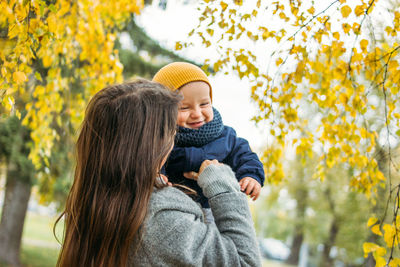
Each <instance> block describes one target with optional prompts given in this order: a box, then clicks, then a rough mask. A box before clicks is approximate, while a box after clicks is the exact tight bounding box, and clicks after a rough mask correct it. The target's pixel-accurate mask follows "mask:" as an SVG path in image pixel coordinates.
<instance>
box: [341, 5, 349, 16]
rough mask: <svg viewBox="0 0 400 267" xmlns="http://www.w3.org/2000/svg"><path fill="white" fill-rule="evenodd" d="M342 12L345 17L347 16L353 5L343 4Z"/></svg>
mask: <svg viewBox="0 0 400 267" xmlns="http://www.w3.org/2000/svg"><path fill="white" fill-rule="evenodd" d="M340 12H341V13H342V16H343V18H347V17H348V16H349V15H350V13H351V7H349V6H348V5H345V6H342V8H341V9H340Z"/></svg>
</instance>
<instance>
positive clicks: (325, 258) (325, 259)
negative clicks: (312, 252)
mask: <svg viewBox="0 0 400 267" xmlns="http://www.w3.org/2000/svg"><path fill="white" fill-rule="evenodd" d="M338 232H339V225H338V222H337V218H336V217H334V218H333V221H332V224H331V229H330V230H329V239H328V240H327V241H326V242H325V244H324V251H323V252H322V262H321V266H323V267H332V266H333V261H332V258H331V257H330V255H329V254H330V252H331V249H332V246H333V245H334V244H335V241H336V236H337V234H338Z"/></svg>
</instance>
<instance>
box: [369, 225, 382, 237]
mask: <svg viewBox="0 0 400 267" xmlns="http://www.w3.org/2000/svg"><path fill="white" fill-rule="evenodd" d="M379 226H380V225H379V224H377V225H374V226H372V228H371V232H373V233H374V234H376V235H382V232H381V230H380V229H379Z"/></svg>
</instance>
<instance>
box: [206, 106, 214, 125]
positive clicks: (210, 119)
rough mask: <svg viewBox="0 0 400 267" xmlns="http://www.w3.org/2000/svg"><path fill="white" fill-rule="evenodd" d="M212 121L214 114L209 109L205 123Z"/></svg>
mask: <svg viewBox="0 0 400 267" xmlns="http://www.w3.org/2000/svg"><path fill="white" fill-rule="evenodd" d="M213 119H214V112H213V110H212V108H211V111H210V115H209V116H208V120H207V122H210V121H212V120H213Z"/></svg>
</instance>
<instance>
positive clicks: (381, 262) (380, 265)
mask: <svg viewBox="0 0 400 267" xmlns="http://www.w3.org/2000/svg"><path fill="white" fill-rule="evenodd" d="M375 261H376V263H375V267H384V266H386V260H385V258H383V257H375Z"/></svg>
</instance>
